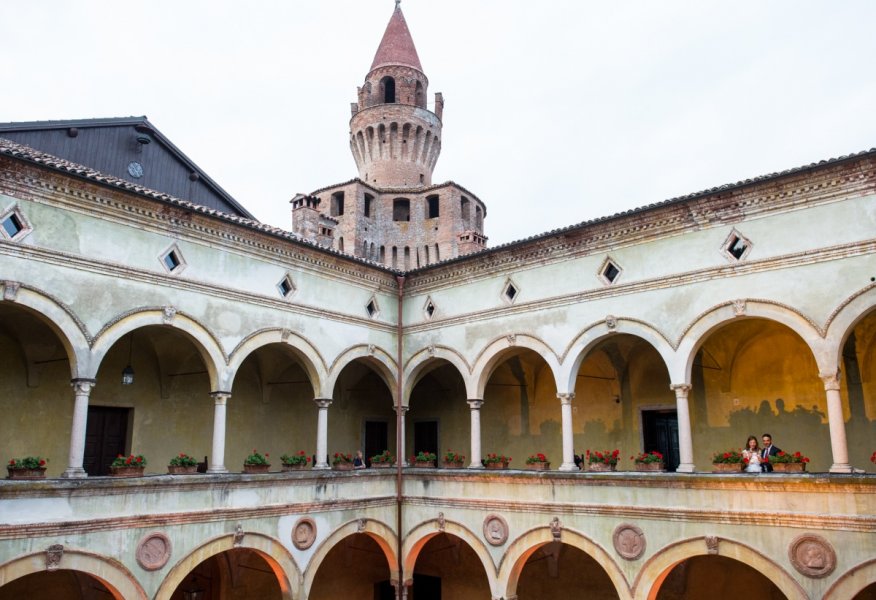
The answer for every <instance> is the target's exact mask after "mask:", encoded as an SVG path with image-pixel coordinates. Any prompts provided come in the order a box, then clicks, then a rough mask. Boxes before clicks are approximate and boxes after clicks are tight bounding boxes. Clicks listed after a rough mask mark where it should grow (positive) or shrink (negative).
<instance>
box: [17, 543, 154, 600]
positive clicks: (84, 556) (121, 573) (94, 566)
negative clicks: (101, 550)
mask: <svg viewBox="0 0 876 600" xmlns="http://www.w3.org/2000/svg"><path fill="white" fill-rule="evenodd" d="M58 569H59V570H60V569H63V570H68V571H79V572H81V573H87V574H88V575H91V576H92V577H94V578H95V579H97V580H99V581H100V582H101V583H102V584H103V585H104V586H105V587H106V588H107V589H108V590H109V591H110V593H111V594H112V595H113V598H114V600H146V598H147V596H146V591H145V590H144V589H143V587H142V586H141V585H140V583H139V582H138V581H137V579H136V578H135V577H134V575H133V573H131V572H130V571H129V570H128V569H127V568H126V567H125V565H123V564H122V563H120V562H119V561H117V560H115V559H112V558H109V557H106V556H101V555H99V554H94V553H92V552H85V551H83V550H75V549H70V548H66V547H65V548H64V553H63V554H62V555H61V561H60V563H59V564H58ZM45 571H46V553H45V552H39V553H34V554H27V555H24V556H20V557H18V558H14V559H12V560H11V561H9V562H7V563H4V564H2V565H0V581H2V582H4V583H9V582H11V581H13V580H15V579H19V578H20V577H24V576H25V575H31V574H33V573H44V572H45Z"/></svg>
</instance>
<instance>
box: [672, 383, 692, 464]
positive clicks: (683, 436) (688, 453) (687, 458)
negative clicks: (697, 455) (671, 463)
mask: <svg viewBox="0 0 876 600" xmlns="http://www.w3.org/2000/svg"><path fill="white" fill-rule="evenodd" d="M669 388H670V389H671V390H672V391H673V392H675V407H676V414H677V415H678V454H679V459H680V460H679V464H678V469H676V472H678V473H693V472H694V469H695V468H696V467H695V466H694V462H693V435H692V434H691V430H690V407H689V406H688V402H687V396H688V394H690V384H688V383H676V384H673V385H670V386H669Z"/></svg>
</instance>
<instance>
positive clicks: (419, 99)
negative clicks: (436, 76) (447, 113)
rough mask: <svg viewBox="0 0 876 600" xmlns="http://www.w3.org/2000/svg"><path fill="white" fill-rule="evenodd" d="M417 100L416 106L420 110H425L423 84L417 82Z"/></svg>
mask: <svg viewBox="0 0 876 600" xmlns="http://www.w3.org/2000/svg"><path fill="white" fill-rule="evenodd" d="M416 94H417V98H416V104H417V106H419V107H420V108H426V96H425V94H423V83H422V82H420V81H417V90H416Z"/></svg>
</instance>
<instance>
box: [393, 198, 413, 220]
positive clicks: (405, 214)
mask: <svg viewBox="0 0 876 600" xmlns="http://www.w3.org/2000/svg"><path fill="white" fill-rule="evenodd" d="M392 220H393V221H410V220H411V201H410V200H408V199H407V198H396V199H395V200H393V201H392Z"/></svg>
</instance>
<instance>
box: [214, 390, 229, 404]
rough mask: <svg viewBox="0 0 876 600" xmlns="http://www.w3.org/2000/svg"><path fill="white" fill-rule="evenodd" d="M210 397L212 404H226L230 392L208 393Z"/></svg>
mask: <svg viewBox="0 0 876 600" xmlns="http://www.w3.org/2000/svg"><path fill="white" fill-rule="evenodd" d="M210 397H211V398H213V403H214V404H221V405H225V404H228V399H229V398H231V392H210Z"/></svg>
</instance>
